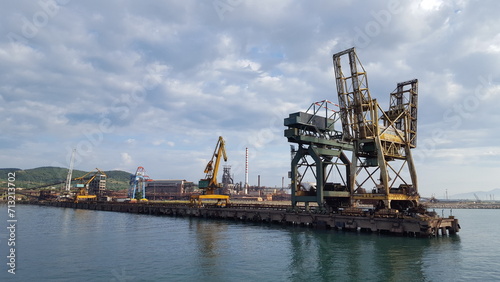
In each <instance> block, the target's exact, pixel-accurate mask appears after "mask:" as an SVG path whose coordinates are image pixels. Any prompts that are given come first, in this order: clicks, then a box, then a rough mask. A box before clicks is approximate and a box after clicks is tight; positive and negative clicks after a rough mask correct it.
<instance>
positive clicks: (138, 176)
mask: <svg viewBox="0 0 500 282" xmlns="http://www.w3.org/2000/svg"><path fill="white" fill-rule="evenodd" d="M150 181H153V179H151V178H150V177H149V176H148V175H147V174H146V169H145V168H144V167H142V166H140V167H138V168H137V170H136V171H135V174H131V175H130V186H129V189H128V197H129V198H130V202H137V200H139V201H141V202H147V201H148V199H146V182H150ZM137 198H139V199H137Z"/></svg>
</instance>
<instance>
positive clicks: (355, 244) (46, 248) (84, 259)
mask: <svg viewBox="0 0 500 282" xmlns="http://www.w3.org/2000/svg"><path fill="white" fill-rule="evenodd" d="M448 212H449V211H445V215H446V214H447V213H448ZM16 213H17V219H18V222H17V223H16V224H17V225H16V231H15V239H16V246H15V248H16V250H15V251H16V271H15V272H16V274H15V275H12V274H10V273H8V272H7V270H8V269H9V266H8V265H7V262H8V258H7V256H8V255H9V250H8V246H7V244H8V240H7V239H8V238H9V236H10V233H9V231H8V229H7V228H6V227H7V226H8V223H7V207H6V206H5V205H3V206H2V205H0V227H1V228H0V262H2V263H1V264H0V281H10V280H12V281H470V280H473V279H474V280H477V281H499V279H500V270H499V269H500V267H499V266H500V263H499V261H500V245H499V244H498V239H497V234H498V233H499V232H500V225H499V224H498V218H499V216H500V210H455V211H453V214H454V215H455V216H457V217H458V218H459V219H460V225H461V226H462V230H461V232H460V233H459V234H458V235H456V236H450V237H438V238H431V239H422V238H401V237H390V236H385V235H377V234H358V233H345V232H342V231H334V230H313V229H308V228H303V227H287V226H279V225H268V224H245V223H240V222H232V221H220V220H203V219H192V218H175V217H159V216H149V215H137V214H128V213H113V212H103V211H89V210H73V209H64V208H54V207H39V206H28V205H22V206H17V207H16ZM2 225H3V226H4V227H2ZM7 279H8V280H7Z"/></svg>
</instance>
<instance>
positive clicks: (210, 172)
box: [191, 136, 229, 206]
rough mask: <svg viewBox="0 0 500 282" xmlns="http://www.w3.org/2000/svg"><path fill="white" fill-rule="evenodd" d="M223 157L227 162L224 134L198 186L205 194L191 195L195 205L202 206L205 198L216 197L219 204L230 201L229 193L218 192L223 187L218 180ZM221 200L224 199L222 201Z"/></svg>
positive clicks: (220, 137) (225, 203)
mask: <svg viewBox="0 0 500 282" xmlns="http://www.w3.org/2000/svg"><path fill="white" fill-rule="evenodd" d="M222 158H224V161H225V162H226V161H227V155H226V145H225V142H224V139H223V138H222V136H219V140H218V141H217V144H216V146H215V150H214V153H213V155H212V158H211V159H210V161H209V162H208V164H207V166H206V167H205V171H204V172H205V178H204V179H200V181H199V183H198V188H199V189H202V190H203V194H202V195H193V196H191V203H192V204H193V205H198V206H201V205H202V200H203V199H215V200H217V202H218V205H227V204H228V203H229V196H228V195H219V194H216V190H217V189H219V188H222V184H221V183H218V182H217V174H218V172H219V167H220V161H221V159H222ZM221 200H223V202H222V203H221Z"/></svg>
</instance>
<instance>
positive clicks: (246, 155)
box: [245, 148, 248, 194]
mask: <svg viewBox="0 0 500 282" xmlns="http://www.w3.org/2000/svg"><path fill="white" fill-rule="evenodd" d="M245 194H248V148H245Z"/></svg>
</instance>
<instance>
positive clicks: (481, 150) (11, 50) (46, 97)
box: [0, 0, 500, 197]
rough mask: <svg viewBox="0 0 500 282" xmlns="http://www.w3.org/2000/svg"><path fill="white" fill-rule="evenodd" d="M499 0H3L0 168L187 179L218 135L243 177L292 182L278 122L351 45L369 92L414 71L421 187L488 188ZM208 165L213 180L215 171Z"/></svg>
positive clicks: (300, 105) (498, 135) (317, 92)
mask: <svg viewBox="0 0 500 282" xmlns="http://www.w3.org/2000/svg"><path fill="white" fill-rule="evenodd" d="M499 9H500V3H499V2H498V1H493V0H491V1H437V0H436V1H429V0H424V1H402V0H401V1H342V0H339V1H287V0H279V1H277V0H266V1H263V0H262V1H249V0H214V1H212V0H207V1H201V0H200V1H196V0H183V1H151V0H149V1H147V0H146V1H131V0H123V1H117V0H110V1H92V0H90V1H77V0H59V1H55V0H41V1H27V0H25V1H4V3H3V4H2V9H1V10H0V68H1V69H2V75H0V115H1V117H0V118H1V120H2V122H1V123H0V130H1V133H2V134H1V136H0V161H1V163H0V167H17V168H22V169H29V168H34V167H39V166H58V167H69V163H70V159H71V152H72V149H73V148H76V150H77V151H76V157H75V169H80V170H92V169H94V168H99V169H101V170H115V169H116V170H125V171H128V172H132V173H133V172H135V170H136V168H137V167H138V166H143V167H144V168H145V169H146V171H147V173H148V175H149V176H150V177H151V178H153V179H186V180H189V181H195V182H197V181H198V180H199V179H200V178H203V177H204V173H203V170H204V168H205V166H206V164H207V162H208V160H209V159H210V158H211V156H212V154H213V151H214V148H215V145H216V143H217V140H218V137H219V136H222V137H223V138H224V139H225V142H226V150H227V156H228V162H227V163H226V164H227V165H231V167H232V168H231V170H232V173H233V175H234V181H235V182H242V181H244V167H245V148H248V150H249V184H250V185H256V184H257V177H258V175H260V176H261V185H265V186H271V187H274V186H276V187H281V185H282V179H283V177H284V179H285V186H286V185H287V184H288V183H289V179H288V178H287V172H288V171H289V170H290V146H289V143H288V142H287V140H286V138H285V137H283V130H284V129H285V127H284V126H283V119H284V118H286V117H288V114H290V113H293V112H298V111H304V110H306V109H307V108H308V107H309V105H310V104H311V103H313V102H316V101H321V100H325V99H327V100H330V101H332V102H334V103H336V102H337V100H338V99H337V94H336V88H335V79H334V73H333V67H332V54H334V53H336V52H339V51H342V50H344V49H347V48H350V47H356V52H357V54H358V57H359V59H360V60H361V62H362V64H363V66H364V68H365V70H366V71H367V75H368V82H369V87H370V92H371V96H372V98H376V99H377V101H378V102H379V103H380V104H381V105H382V107H383V108H388V100H389V93H390V92H392V91H393V90H394V89H395V86H396V83H397V82H401V81H406V80H409V79H414V78H417V79H418V80H419V93H418V94H419V109H418V144H417V145H418V146H417V148H416V149H414V150H413V155H414V159H415V163H416V166H417V173H418V178H419V191H420V194H421V195H424V196H430V195H436V196H438V197H442V196H443V195H444V194H445V192H446V191H447V193H448V194H457V193H464V192H468V191H476V190H483V191H486V190H489V189H494V188H498V187H500V185H499V184H498V180H497V178H496V176H497V173H498V172H500V158H499V157H500V147H499V145H498V144H497V142H496V141H495V140H499V139H500V131H499V130H497V129H498V124H499V122H500V111H499V110H498V109H499V107H498V105H499V104H500V95H499V91H500V68H499V67H498V66H499V65H500V18H499V17H498V11H499ZM219 177H221V176H220V175H219Z"/></svg>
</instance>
